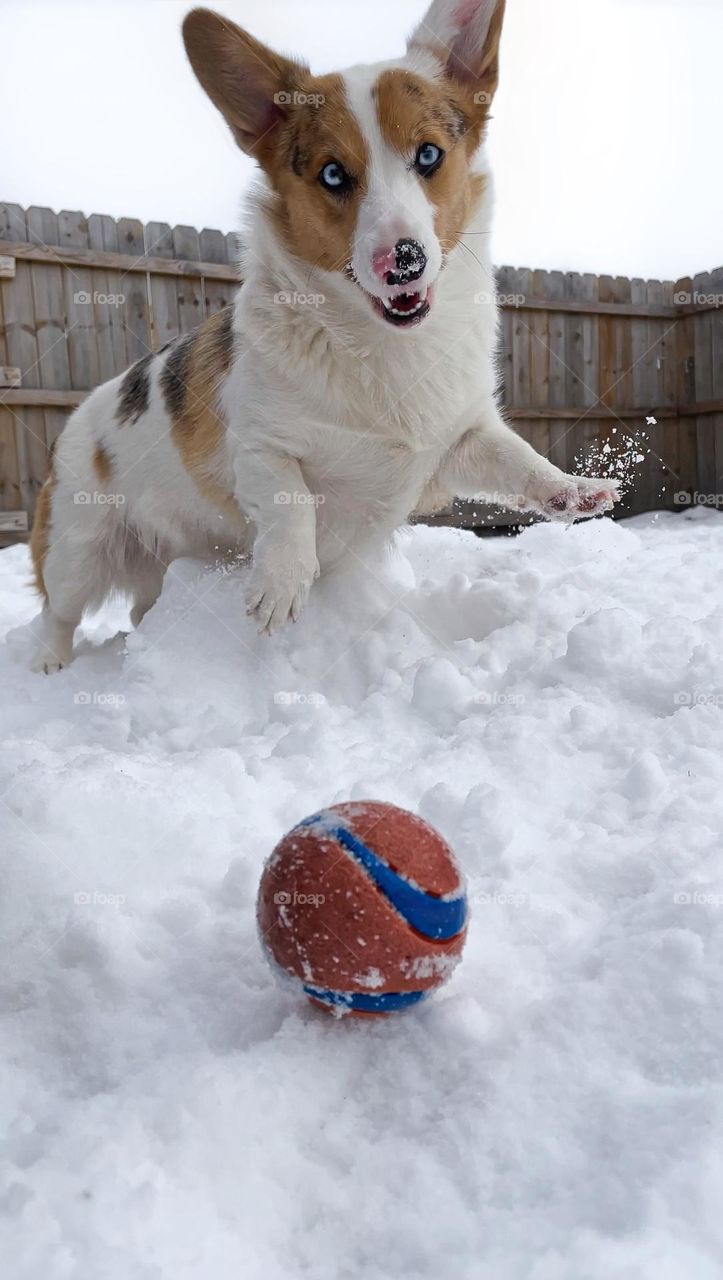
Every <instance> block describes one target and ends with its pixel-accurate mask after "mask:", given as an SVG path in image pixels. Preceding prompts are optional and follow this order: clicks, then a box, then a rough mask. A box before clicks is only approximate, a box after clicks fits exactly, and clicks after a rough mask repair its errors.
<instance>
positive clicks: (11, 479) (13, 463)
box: [0, 408, 27, 519]
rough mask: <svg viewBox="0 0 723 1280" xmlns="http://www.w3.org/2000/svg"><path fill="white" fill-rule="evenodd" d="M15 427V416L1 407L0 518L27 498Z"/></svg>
mask: <svg viewBox="0 0 723 1280" xmlns="http://www.w3.org/2000/svg"><path fill="white" fill-rule="evenodd" d="M15 427H16V422H15V418H14V416H13V415H12V414H11V413H10V411H9V410H8V409H2V408H0V519H3V518H5V514H6V512H8V511H15V510H17V509H18V507H21V506H22V505H23V503H24V502H25V501H26V500H27V499H26V495H25V493H23V492H22V490H21V484H20V468H19V466H18V455H17V437H16V431H15ZM23 509H24V508H23Z"/></svg>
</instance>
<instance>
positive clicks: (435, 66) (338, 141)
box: [183, 0, 505, 331]
mask: <svg viewBox="0 0 723 1280" xmlns="http://www.w3.org/2000/svg"><path fill="white" fill-rule="evenodd" d="M504 7H505V0H433V3H432V6H431V8H430V10H429V12H428V13H427V16H426V17H425V18H424V20H423V21H422V22H421V23H420V25H419V26H418V27H417V29H416V31H415V32H414V34H413V35H412V37H411V39H410V41H409V45H408V49H407V54H406V57H404V58H403V59H400V60H399V62H396V63H393V64H386V65H377V66H370V67H356V68H354V69H352V70H351V71H348V72H346V73H343V74H334V75H324V76H313V75H312V74H311V72H310V71H309V69H308V67H306V66H303V65H302V64H300V63H298V62H294V61H291V60H290V59H288V58H285V57H283V56H281V55H280V54H277V53H274V52H273V51H272V50H271V49H268V48H267V47H266V46H265V45H263V44H260V43H259V42H258V41H257V40H255V39H254V38H253V36H251V35H249V34H248V33H247V32H246V31H242V30H241V29H240V28H239V27H237V26H235V25H234V23H232V22H230V21H228V20H227V19H226V18H222V17H220V16H219V15H218V14H216V13H213V12H211V11H210V10H208V9H194V10H193V11H192V12H191V13H189V15H188V17H187V18H186V20H185V22H184V25H183V36H184V40H185V45H186V51H187V53H188V56H189V59H190V61H191V65H192V66H193V69H194V71H195V73H196V75H197V76H198V79H199V80H200V82H201V84H202V85H203V87H204V89H205V90H206V92H207V93H208V95H209V97H210V98H211V99H212V101H213V102H214V103H215V105H216V106H217V107H218V108H219V110H220V111H221V112H222V113H223V115H224V116H225V118H226V120H227V122H228V124H229V125H230V127H231V130H232V133H233V135H234V137H235V139H236V141H237V143H238V145H239V146H240V147H241V148H242V149H243V150H244V151H246V152H248V153H249V154H250V155H252V156H254V157H255V159H256V160H258V162H259V164H260V165H261V166H262V167H263V169H264V170H265V172H266V174H267V176H268V179H269V181H270V183H271V186H272V188H273V190H274V193H275V198H274V205H273V216H274V219H275V224H276V229H277V231H278V233H279V235H280V236H281V239H282V241H283V243H284V244H285V246H286V247H287V248H288V250H289V251H290V252H291V253H292V254H293V255H294V256H295V257H297V258H300V259H302V260H303V261H305V262H308V263H309V264H310V265H313V266H317V267H321V268H323V269H324V270H326V271H331V272H339V273H342V274H343V275H345V276H346V277H348V279H349V280H350V281H353V283H354V286H355V287H358V288H360V289H362V290H363V291H364V293H365V294H366V296H367V299H368V304H369V306H370V308H371V309H372V311H373V313H374V314H375V315H376V316H377V317H378V319H379V323H380V324H386V325H389V326H390V327H394V328H395V329H397V330H398V331H404V330H409V329H412V328H415V327H417V326H418V325H420V324H422V322H423V321H424V320H425V319H426V317H427V316H428V315H429V313H430V310H431V308H432V306H433V302H434V286H435V282H436V280H437V277H438V275H439V272H440V270H441V269H442V266H443V264H444V261H445V258H446V257H447V255H448V254H449V253H450V251H451V250H452V249H453V248H454V246H455V245H456V244H457V243H458V240H459V238H460V236H461V234H462V233H463V231H464V230H465V228H466V226H467V225H468V224H469V220H470V217H471V215H472V213H473V211H474V208H475V206H476V204H477V202H478V200H479V198H480V195H481V192H482V187H483V184H484V179H483V178H482V177H481V176H480V175H479V174H478V173H477V172H475V168H474V165H473V163H472V162H473V159H474V156H475V153H476V152H477V150H478V148H479V145H480V142H481V139H482V135H483V132H484V128H485V124H486V121H487V116H488V112H489V108H490V103H491V102H492V98H493V96H494V93H495V90H496V88H497V79H498V51H499V42H500V35H501V31H502V20H503V14H504Z"/></svg>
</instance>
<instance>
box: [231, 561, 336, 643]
mask: <svg viewBox="0 0 723 1280" xmlns="http://www.w3.org/2000/svg"><path fill="white" fill-rule="evenodd" d="M318 576H319V562H318V560H317V559H316V557H315V558H314V561H313V563H311V564H304V563H303V562H302V561H301V560H295V559H291V560H289V561H288V562H287V563H285V564H283V565H275V566H274V567H273V568H272V567H271V566H269V565H267V564H264V563H263V562H261V563H260V564H259V565H258V566H257V567H255V568H254V571H253V573H252V575H251V582H250V584H249V590H248V595H247V598H246V604H247V610H246V612H247V613H248V614H250V615H251V616H253V617H254V618H255V619H256V622H257V623H258V628H259V631H260V632H265V633H266V635H269V636H270V635H272V634H273V632H274V631H278V630H279V628H280V627H284V626H286V623H287V622H288V621H289V619H291V620H292V621H293V622H296V620H297V618H298V617H299V616H300V614H301V611H302V609H303V608H304V605H305V604H306V601H307V600H308V598H309V592H310V591H311V588H312V585H313V583H314V582H315V581H316V579H317V578H318Z"/></svg>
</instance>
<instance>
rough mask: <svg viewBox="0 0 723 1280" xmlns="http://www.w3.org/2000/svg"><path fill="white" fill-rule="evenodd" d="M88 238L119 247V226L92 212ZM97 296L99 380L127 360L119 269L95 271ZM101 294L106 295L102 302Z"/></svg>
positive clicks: (123, 288)
mask: <svg viewBox="0 0 723 1280" xmlns="http://www.w3.org/2000/svg"><path fill="white" fill-rule="evenodd" d="M88 239H89V241H90V245H91V248H92V249H101V250H103V251H108V252H113V253H115V252H117V251H118V227H117V225H116V222H115V220H114V219H113V218H110V217H108V216H107V215H106V214H100V213H92V214H91V215H90V217H89V219H88ZM94 278H95V285H96V289H97V290H98V298H97V299H96V303H95V320H96V343H97V346H98V372H99V377H100V381H101V382H107V381H108V379H109V378H115V377H116V376H117V375H118V374H119V373H123V371H124V369H126V368H127V366H128V364H129V363H131V362H130V361H129V359H128V350H127V347H126V332H125V327H124V324H123V312H124V307H125V301H126V281H125V277H124V276H123V275H122V274H121V272H120V271H113V270H110V269H108V270H105V271H95V272H94ZM103 298H105V299H106V302H105V305H103Z"/></svg>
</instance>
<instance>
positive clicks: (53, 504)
mask: <svg viewBox="0 0 723 1280" xmlns="http://www.w3.org/2000/svg"><path fill="white" fill-rule="evenodd" d="M67 488H68V486H67V485H65V484H63V482H62V481H56V479H55V477H54V476H53V475H51V477H50V479H49V480H48V481H46V484H45V486H44V488H43V490H42V493H41V495H40V498H39V501H38V507H37V511H36V515H35V522H34V524H33V533H32V538H31V543H30V549H31V554H32V557H33V563H34V567H35V580H36V586H37V588H38V590H39V591H40V592H41V594H42V595H43V596H44V598H45V600H44V605H43V612H42V615H41V622H40V644H39V647H38V650H37V652H36V654H35V657H34V658H33V661H32V669H33V670H34V671H45V672H46V674H50V673H51V672H53V671H59V670H60V668H61V667H65V666H67V665H68V663H69V662H70V660H71V657H72V653H73V636H74V634H75V629H76V627H77V626H78V623H79V622H80V620H81V618H82V616H83V612H84V610H85V609H86V608H87V607H89V606H91V605H98V604H100V603H101V601H102V600H103V599H104V597H105V596H106V595H107V594H108V592H109V590H110V588H111V586H112V583H110V582H109V581H108V574H107V566H106V565H105V564H104V558H103V555H102V553H101V547H102V542H103V533H104V525H105V523H106V522H107V520H108V518H109V513H108V512H105V511H103V512H101V511H100V510H98V509H96V508H91V507H89V506H86V505H80V506H77V505H71V503H72V494H69V493H68V492H66V489H67ZM51 516H52V522H51Z"/></svg>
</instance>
